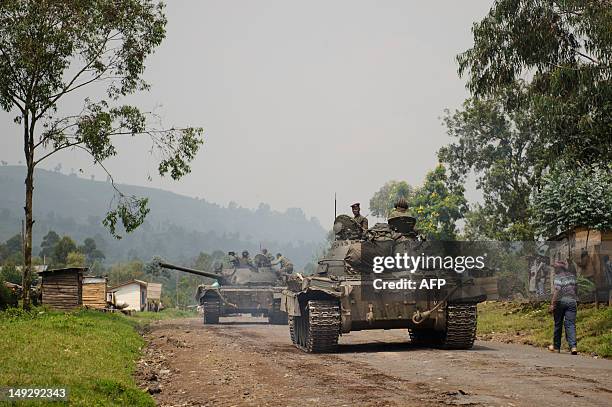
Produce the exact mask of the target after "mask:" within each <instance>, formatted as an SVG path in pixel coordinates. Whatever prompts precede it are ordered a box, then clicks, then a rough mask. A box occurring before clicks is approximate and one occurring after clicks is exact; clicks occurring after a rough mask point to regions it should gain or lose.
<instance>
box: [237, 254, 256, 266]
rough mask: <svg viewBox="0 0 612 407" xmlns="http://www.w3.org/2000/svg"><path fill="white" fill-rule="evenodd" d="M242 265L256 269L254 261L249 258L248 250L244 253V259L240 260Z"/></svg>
mask: <svg viewBox="0 0 612 407" xmlns="http://www.w3.org/2000/svg"><path fill="white" fill-rule="evenodd" d="M240 265H241V266H245V267H255V265H254V264H253V261H252V260H251V257H250V256H249V251H248V250H243V251H242V257H241V258H240Z"/></svg>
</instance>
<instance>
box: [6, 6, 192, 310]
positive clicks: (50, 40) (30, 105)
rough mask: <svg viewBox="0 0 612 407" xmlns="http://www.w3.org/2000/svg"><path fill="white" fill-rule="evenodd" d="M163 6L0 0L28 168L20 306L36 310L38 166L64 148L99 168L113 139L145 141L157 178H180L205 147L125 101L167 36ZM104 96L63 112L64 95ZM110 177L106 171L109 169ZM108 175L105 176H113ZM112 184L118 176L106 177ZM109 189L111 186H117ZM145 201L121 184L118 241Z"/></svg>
mask: <svg viewBox="0 0 612 407" xmlns="http://www.w3.org/2000/svg"><path fill="white" fill-rule="evenodd" d="M165 25H166V17H165V15H164V13H163V5H162V4H161V3H160V4H156V3H154V2H153V1H151V0H92V1H82V0H75V1H72V0H71V1H66V0H51V1H38V0H7V1H3V2H1V3H0V106H1V107H2V108H3V109H4V110H5V111H7V112H11V111H14V110H16V111H17V116H16V118H15V122H16V123H17V124H19V125H20V126H21V127H22V130H23V133H22V137H23V147H24V154H25V163H26V169H27V171H26V177H25V184H26V191H25V192H26V193H25V206H24V210H25V239H24V240H25V243H24V253H25V255H24V257H25V259H24V260H25V269H24V273H23V286H24V290H23V292H24V297H23V305H24V307H25V308H28V307H29V305H30V298H29V292H30V290H29V287H30V284H31V277H32V273H31V261H32V227H33V224H34V219H33V215H32V196H33V193H34V169H35V167H36V166H37V165H38V164H40V163H41V162H43V161H44V160H45V159H47V158H48V157H50V156H52V155H53V154H55V153H57V152H58V151H62V150H66V149H72V150H77V151H83V152H86V153H87V154H89V155H90V156H91V158H92V160H93V162H94V164H96V165H98V166H100V167H101V168H103V169H105V167H104V165H103V161H104V160H105V159H108V158H110V157H113V156H115V155H117V153H118V152H117V149H116V147H115V140H116V139H117V137H129V136H139V135H145V136H148V137H149V138H150V140H151V145H152V149H151V150H152V151H155V152H156V153H157V154H158V156H159V158H160V163H159V167H158V171H159V173H160V175H162V176H163V175H166V174H170V176H171V177H172V178H173V179H175V180H176V179H179V178H181V177H182V176H183V175H184V174H186V173H188V172H189V171H190V167H189V162H190V161H191V160H192V159H193V158H194V157H195V154H196V153H197V150H198V148H199V147H200V145H201V144H202V139H201V134H202V129H200V128H181V129H178V128H170V129H156V128H155V127H153V126H152V125H151V123H150V120H151V118H154V116H153V115H151V114H147V113H143V112H141V111H140V110H139V109H138V108H137V107H134V106H129V105H121V104H119V99H120V98H121V97H123V96H126V95H129V94H131V93H134V92H136V91H139V90H146V89H148V88H149V85H148V84H147V83H146V82H145V81H144V80H143V79H142V73H143V71H144V68H145V65H144V62H145V60H146V58H147V57H148V56H149V55H150V54H151V53H152V52H153V51H154V49H155V48H156V47H157V46H158V45H159V44H160V43H161V42H162V40H163V39H164V37H165ZM88 86H89V87H92V88H93V89H96V90H99V89H105V96H104V97H103V98H99V99H98V98H96V99H94V98H86V99H85V100H84V103H83V108H82V110H81V111H80V112H76V113H75V114H67V115H63V114H61V113H60V111H61V109H60V107H61V102H62V101H63V100H64V99H66V96H68V95H69V96H71V97H72V96H77V95H76V93H77V91H79V92H80V91H82V90H83V89H85V88H86V87H88ZM105 170H106V169H105ZM107 173H108V171H107ZM108 176H109V178H110V179H111V182H112V176H111V175H110V174H108ZM113 186H115V185H114V183H113ZM147 213H148V208H147V200H146V199H143V198H138V197H135V196H126V195H125V194H123V193H122V192H121V191H120V190H119V189H117V187H116V186H115V197H114V198H113V200H112V207H111V209H110V210H109V211H108V213H107V214H106V217H105V219H104V221H103V223H104V225H105V226H107V227H108V228H109V230H110V232H111V234H113V235H114V236H115V237H117V238H119V237H120V235H119V231H120V230H118V229H119V227H122V228H123V229H124V230H125V232H131V231H132V230H134V229H135V228H136V227H138V226H139V225H140V224H142V222H143V221H144V218H145V216H146V214H147Z"/></svg>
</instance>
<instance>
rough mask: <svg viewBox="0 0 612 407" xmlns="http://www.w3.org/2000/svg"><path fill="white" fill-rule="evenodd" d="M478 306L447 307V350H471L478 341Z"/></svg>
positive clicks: (443, 342)
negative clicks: (475, 341)
mask: <svg viewBox="0 0 612 407" xmlns="http://www.w3.org/2000/svg"><path fill="white" fill-rule="evenodd" d="M477 316H478V311H477V308H476V304H449V305H447V307H446V336H445V337H444V339H443V341H442V346H443V347H444V348H446V349H470V348H471V347H472V346H474V340H475V339H476V323H477Z"/></svg>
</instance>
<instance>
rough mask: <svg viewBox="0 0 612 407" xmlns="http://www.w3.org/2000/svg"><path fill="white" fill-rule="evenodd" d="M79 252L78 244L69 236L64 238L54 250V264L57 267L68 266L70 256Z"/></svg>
mask: <svg viewBox="0 0 612 407" xmlns="http://www.w3.org/2000/svg"><path fill="white" fill-rule="evenodd" d="M76 251H77V246H76V243H74V240H72V239H71V238H70V237H68V236H64V237H62V238H61V239H60V240H59V242H57V244H56V245H55V247H54V248H53V264H54V265H55V266H66V264H67V263H68V254H69V253H72V252H76Z"/></svg>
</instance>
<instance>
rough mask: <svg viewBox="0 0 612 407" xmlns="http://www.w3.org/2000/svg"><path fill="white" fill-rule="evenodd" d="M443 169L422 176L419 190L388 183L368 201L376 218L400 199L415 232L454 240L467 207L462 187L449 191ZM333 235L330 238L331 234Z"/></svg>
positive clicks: (387, 211) (439, 166) (396, 183)
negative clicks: (422, 179)
mask: <svg viewBox="0 0 612 407" xmlns="http://www.w3.org/2000/svg"><path fill="white" fill-rule="evenodd" d="M448 181H449V180H448V178H447V175H446V169H445V168H444V166H442V165H438V166H437V167H436V168H435V169H434V170H433V171H430V172H428V173H427V175H426V176H425V182H424V183H423V185H422V186H420V187H412V186H410V185H408V183H406V182H405V181H390V182H387V183H386V184H385V185H383V187H382V188H381V189H380V190H378V192H376V193H375V194H374V196H373V197H372V199H370V210H372V214H374V215H376V216H381V215H385V216H388V215H389V213H390V212H391V210H392V209H393V207H394V205H395V203H396V202H397V201H398V200H399V198H400V197H403V198H405V199H406V201H407V202H408V207H409V214H410V215H411V216H414V217H415V218H416V219H417V229H419V231H420V232H421V233H423V234H425V235H427V236H429V238H432V239H448V240H451V239H454V238H455V237H456V236H455V224H456V222H457V220H458V219H461V218H462V217H463V213H464V212H465V210H466V208H467V204H466V200H465V198H464V196H463V188H462V187H461V186H455V187H454V188H452V189H451V188H449V186H448V184H449V182H448ZM332 236H333V235H332Z"/></svg>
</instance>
